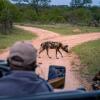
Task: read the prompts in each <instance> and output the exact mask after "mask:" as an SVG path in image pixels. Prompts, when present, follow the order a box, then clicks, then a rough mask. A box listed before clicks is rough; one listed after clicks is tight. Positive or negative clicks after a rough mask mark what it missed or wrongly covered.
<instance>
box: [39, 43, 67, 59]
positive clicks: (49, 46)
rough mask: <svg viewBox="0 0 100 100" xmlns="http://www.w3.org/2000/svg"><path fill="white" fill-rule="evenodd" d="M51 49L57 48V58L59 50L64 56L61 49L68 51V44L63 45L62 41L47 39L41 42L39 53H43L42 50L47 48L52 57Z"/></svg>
mask: <svg viewBox="0 0 100 100" xmlns="http://www.w3.org/2000/svg"><path fill="white" fill-rule="evenodd" d="M49 49H55V50H56V58H57V59H58V57H57V53H58V52H59V53H60V54H61V56H62V57H63V55H62V53H61V51H60V49H62V50H63V51H65V52H67V53H68V45H63V44H62V43H60V42H53V41H46V42H43V43H41V45H40V51H39V55H40V54H41V52H43V51H44V50H46V52H47V55H48V57H49V58H51V57H50V56H49Z"/></svg>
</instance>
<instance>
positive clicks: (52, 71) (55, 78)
mask: <svg viewBox="0 0 100 100" xmlns="http://www.w3.org/2000/svg"><path fill="white" fill-rule="evenodd" d="M65 73H66V70H65V67H64V66H59V65H50V66H49V74H48V82H49V83H50V84H51V85H52V87H53V88H54V89H63V88H64V85H65Z"/></svg>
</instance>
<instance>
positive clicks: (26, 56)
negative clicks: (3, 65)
mask: <svg viewBox="0 0 100 100" xmlns="http://www.w3.org/2000/svg"><path fill="white" fill-rule="evenodd" d="M14 57H19V58H21V60H16V59H13V58H14ZM36 57H37V50H36V49H35V48H34V46H33V45H32V44H31V43H30V42H26V41H20V42H16V43H15V44H14V45H13V46H12V47H11V48H10V52H9V56H8V60H9V62H11V63H12V64H14V65H16V66H27V65H29V64H32V63H33V62H34V61H36Z"/></svg>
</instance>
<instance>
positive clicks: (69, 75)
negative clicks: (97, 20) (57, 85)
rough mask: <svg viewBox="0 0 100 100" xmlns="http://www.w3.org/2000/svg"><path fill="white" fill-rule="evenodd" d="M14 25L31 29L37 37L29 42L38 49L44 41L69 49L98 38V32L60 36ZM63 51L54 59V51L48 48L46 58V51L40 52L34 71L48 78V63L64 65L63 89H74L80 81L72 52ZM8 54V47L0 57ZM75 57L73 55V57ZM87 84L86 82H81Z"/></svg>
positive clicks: (26, 27) (99, 37)
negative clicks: (64, 45)
mask: <svg viewBox="0 0 100 100" xmlns="http://www.w3.org/2000/svg"><path fill="white" fill-rule="evenodd" d="M16 27H18V28H21V29H24V30H27V31H31V32H33V34H36V35H37V36H38V37H37V38H36V39H35V40H30V41H31V43H32V44H33V45H34V46H35V47H36V48H37V50H39V48H40V44H41V43H42V42H44V41H48V40H51V41H58V42H61V43H63V44H68V45H69V51H70V49H71V48H72V47H74V46H76V45H79V44H81V43H84V42H87V41H91V40H96V39H100V33H86V34H78V35H71V36H61V35H59V34H58V33H55V32H51V31H47V30H43V29H39V28H34V27H28V26H19V25H16ZM61 52H62V53H63V56H64V57H63V58H62V57H61V55H58V56H59V59H56V56H55V51H54V50H49V55H50V56H51V57H52V58H51V59H49V58H48V56H47V55H46V52H45V51H44V52H43V53H41V55H40V56H41V58H39V57H37V64H38V65H39V67H38V68H37V70H36V72H37V74H39V75H40V76H41V77H43V78H44V79H46V80H47V78H48V70H49V65H62V66H65V67H66V78H65V87H64V89H63V90H74V89H76V88H78V87H80V85H82V82H81V81H80V79H79V78H78V77H77V76H78V75H76V74H75V72H74V71H73V67H72V60H73V53H71V52H70V53H66V52H64V51H61ZM8 54H9V49H7V50H4V52H2V53H0V59H6V58H7V56H8ZM74 58H75V57H74ZM83 85H85V86H86V85H88V84H83Z"/></svg>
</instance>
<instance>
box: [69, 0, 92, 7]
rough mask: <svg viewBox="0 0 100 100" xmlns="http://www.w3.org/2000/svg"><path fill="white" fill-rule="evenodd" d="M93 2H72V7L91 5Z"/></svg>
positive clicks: (73, 0) (87, 0)
mask: <svg viewBox="0 0 100 100" xmlns="http://www.w3.org/2000/svg"><path fill="white" fill-rule="evenodd" d="M91 3H92V0H71V3H70V5H71V6H73V7H82V6H89V5H91Z"/></svg>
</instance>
